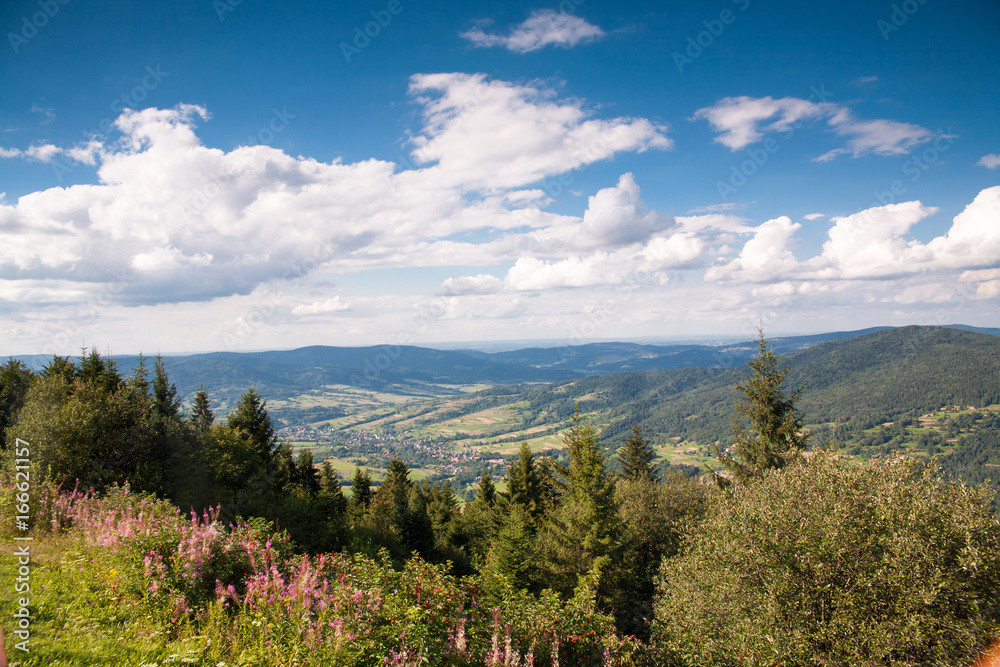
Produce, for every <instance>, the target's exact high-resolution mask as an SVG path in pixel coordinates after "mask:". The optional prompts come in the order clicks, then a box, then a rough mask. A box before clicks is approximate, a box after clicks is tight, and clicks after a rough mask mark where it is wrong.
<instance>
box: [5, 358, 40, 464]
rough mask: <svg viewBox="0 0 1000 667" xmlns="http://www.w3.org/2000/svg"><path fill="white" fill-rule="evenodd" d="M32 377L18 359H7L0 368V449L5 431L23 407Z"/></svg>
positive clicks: (28, 369)
mask: <svg viewBox="0 0 1000 667" xmlns="http://www.w3.org/2000/svg"><path fill="white" fill-rule="evenodd" d="M34 375H35V374H34V373H33V372H32V371H31V369H30V368H28V367H27V366H26V365H25V364H24V362H22V361H20V360H18V359H8V360H7V363H5V364H4V365H3V366H0V449H3V448H4V447H5V446H6V445H5V434H6V432H7V429H8V428H10V427H11V426H12V425H13V424H14V421H15V420H16V419H17V414H18V413H19V412H20V411H21V408H22V407H24V401H25V399H26V398H27V396H28V388H29V387H30V386H31V379H32V378H33V377H34Z"/></svg>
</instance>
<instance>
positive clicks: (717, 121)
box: [694, 96, 937, 162]
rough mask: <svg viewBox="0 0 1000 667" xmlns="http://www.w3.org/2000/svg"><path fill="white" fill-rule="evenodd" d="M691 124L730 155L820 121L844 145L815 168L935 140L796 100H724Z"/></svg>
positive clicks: (903, 126)
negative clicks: (704, 124) (700, 125)
mask: <svg viewBox="0 0 1000 667" xmlns="http://www.w3.org/2000/svg"><path fill="white" fill-rule="evenodd" d="M694 119H705V120H707V121H708V122H709V123H710V124H711V125H712V127H713V128H714V129H715V131H716V132H718V133H719V135H718V136H717V137H716V138H715V141H716V142H718V143H720V144H722V145H723V146H726V147H727V148H729V149H730V150H733V151H736V150H741V149H743V148H746V147H747V146H749V145H751V144H754V143H756V142H758V141H761V140H762V139H763V138H764V136H765V135H766V134H768V133H773V132H788V131H791V130H793V129H794V128H795V126H796V124H797V123H800V122H806V121H817V120H821V119H826V122H827V126H828V127H829V128H830V129H831V130H832V131H833V132H834V134H837V135H838V136H841V137H846V138H847V145H846V146H844V147H842V148H835V149H833V150H830V151H828V152H826V153H824V154H823V155H820V156H819V157H817V158H815V159H816V161H818V162H826V161H828V160H832V159H833V158H834V157H836V156H838V155H842V154H851V155H852V156H853V157H861V156H863V155H868V154H870V153H874V154H875V155H902V154H905V153H908V152H909V151H910V149H911V148H913V147H914V146H917V145H919V144H922V143H925V142H927V141H930V140H931V139H933V138H934V137H936V136H937V135H936V134H935V133H934V132H931V131H930V130H928V129H926V128H923V127H920V126H919V125H913V124H911V123H901V122H898V121H894V120H884V119H878V120H861V119H858V118H856V117H855V116H854V114H853V112H852V111H851V110H850V109H849V108H848V107H846V106H841V105H837V104H833V103H830V102H822V103H816V102H811V101H809V100H803V99H799V98H796V97H783V98H781V99H774V98H772V97H756V98H755V97H747V96H742V97H726V98H723V99H721V100H719V101H718V102H716V103H715V104H714V105H712V106H710V107H704V108H702V109H698V110H697V111H695V113H694Z"/></svg>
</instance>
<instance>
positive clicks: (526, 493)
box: [507, 442, 545, 520]
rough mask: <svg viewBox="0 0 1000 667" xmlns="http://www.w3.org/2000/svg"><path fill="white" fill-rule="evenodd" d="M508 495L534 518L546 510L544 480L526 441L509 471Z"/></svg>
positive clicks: (514, 503)
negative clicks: (543, 493) (543, 489)
mask: <svg viewBox="0 0 1000 667" xmlns="http://www.w3.org/2000/svg"><path fill="white" fill-rule="evenodd" d="M507 497H508V498H509V499H510V503H511V504H512V505H517V506H519V507H521V508H523V509H524V510H525V511H526V512H527V513H528V515H529V516H531V518H532V519H533V520H534V519H537V518H538V517H539V516H541V515H542V513H543V512H544V511H545V503H544V498H543V495H542V480H541V477H540V475H539V473H538V471H537V470H535V459H534V456H533V455H532V453H531V448H530V447H528V443H526V442H522V443H521V449H520V452H519V453H518V459H517V461H515V462H514V463H512V464H511V465H510V469H509V470H508V472H507Z"/></svg>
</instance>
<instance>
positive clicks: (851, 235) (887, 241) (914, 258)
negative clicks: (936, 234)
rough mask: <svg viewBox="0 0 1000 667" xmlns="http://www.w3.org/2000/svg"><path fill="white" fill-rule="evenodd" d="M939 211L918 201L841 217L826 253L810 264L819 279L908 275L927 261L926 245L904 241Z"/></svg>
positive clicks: (824, 250)
mask: <svg viewBox="0 0 1000 667" xmlns="http://www.w3.org/2000/svg"><path fill="white" fill-rule="evenodd" d="M936 212H937V209H936V208H933V207H929V206H924V205H923V204H921V203H920V202H918V201H911V202H903V203H900V204H889V205H887V206H878V207H875V208H870V209H867V210H865V211H861V212H860V213H855V214H854V215H849V216H846V217H843V218H838V219H837V220H835V221H834V225H833V227H831V228H830V231H829V232H828V236H829V240H827V241H826V242H825V243H824V244H823V252H822V254H821V255H820V256H819V257H817V258H816V259H815V260H813V261H812V262H811V267H810V268H812V270H813V271H814V272H815V275H817V276H818V277H836V278H848V279H851V278H884V277H889V276H895V275H900V274H901V273H909V272H910V271H911V270H912V269H911V267H912V266H913V265H914V263H918V262H921V261H925V260H926V259H927V253H926V250H925V248H924V247H923V244H921V243H920V242H918V241H913V240H907V239H905V238H904V235H905V234H906V232H907V231H908V230H909V229H910V227H912V226H913V225H914V224H916V223H917V222H919V221H921V220H923V219H924V218H926V217H928V216H930V215H933V214H934V213H936Z"/></svg>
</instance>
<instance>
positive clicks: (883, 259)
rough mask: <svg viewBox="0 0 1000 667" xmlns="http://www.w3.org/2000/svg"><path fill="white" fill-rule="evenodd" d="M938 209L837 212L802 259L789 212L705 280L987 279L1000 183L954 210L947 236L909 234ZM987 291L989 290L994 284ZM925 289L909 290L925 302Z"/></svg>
mask: <svg viewBox="0 0 1000 667" xmlns="http://www.w3.org/2000/svg"><path fill="white" fill-rule="evenodd" d="M937 212H938V209H937V208H935V207H933V206H926V205H924V204H923V203H921V202H919V201H909V202H901V203H898V204H889V205H886V206H876V207H872V208H869V209H866V210H863V211H859V212H858V213H855V214H853V215H849V216H844V217H840V218H834V219H833V220H832V222H833V225H832V226H831V227H830V229H829V231H828V232H827V240H826V241H825V242H824V244H823V247H822V251H821V252H820V254H819V255H817V256H815V257H812V258H808V259H805V260H801V261H800V260H797V259H796V258H795V256H794V255H793V253H792V252H791V247H792V244H793V236H794V234H795V232H797V231H798V230H799V229H800V227H801V225H799V224H797V223H792V222H791V220H789V219H788V218H787V217H781V218H776V219H774V220H769V221H767V222H765V223H764V224H762V225H760V226H759V227H757V228H756V230H755V231H754V236H753V238H751V239H750V240H748V241H747V242H746V243H745V244H744V246H743V248H742V249H741V251H740V253H739V256H738V257H736V258H734V259H732V260H728V261H719V262H718V263H717V264H716V265H715V266H712V267H711V268H710V269H709V270H708V271H707V272H706V274H705V279H706V280H742V281H750V282H758V283H770V282H777V281H782V280H794V281H799V282H800V283H803V284H805V283H812V284H814V285H817V284H823V283H828V281H877V280H889V279H895V278H901V277H907V276H918V275H928V276H931V275H936V276H940V275H942V274H944V273H948V272H953V271H956V270H965V271H964V273H962V274H961V276H962V280H963V281H965V282H983V283H984V284H985V283H987V282H990V281H993V280H995V279H996V278H997V276H995V275H994V274H993V272H994V269H993V268H989V269H984V268H982V267H995V266H996V265H997V264H998V263H1000V224H998V223H1000V186H995V187H992V188H987V189H985V190H983V191H981V192H980V193H979V194H978V195H976V198H975V199H974V200H973V201H972V203H970V204H969V205H968V206H966V207H965V209H964V210H963V211H962V212H961V213H960V214H958V215H957V216H955V218H954V219H953V221H952V224H951V227H950V228H949V229H948V231H947V232H946V233H945V234H942V235H940V236H937V237H935V238H933V239H931V240H930V241H928V242H927V243H923V242H921V241H919V240H917V239H913V238H908V236H907V235H908V233H909V231H910V230H911V229H912V227H913V226H914V225H915V224H917V223H918V222H920V221H922V220H925V219H927V218H929V217H930V216H932V215H934V214H936V213H937ZM938 279H940V278H938ZM982 289H983V290H984V291H983V293H984V294H985V293H987V292H988V291H989V289H991V288H988V287H986V288H982ZM921 290H923V288H921V289H914V290H911V291H910V292H908V294H909V295H910V296H911V297H912V298H913V299H914V301H919V300H920V298H921V297H920V296H919V295H921V294H925V293H928V294H929V292H926V290H924V291H921ZM915 295H916V296H915ZM893 298H895V297H893ZM907 298H910V297H907Z"/></svg>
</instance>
